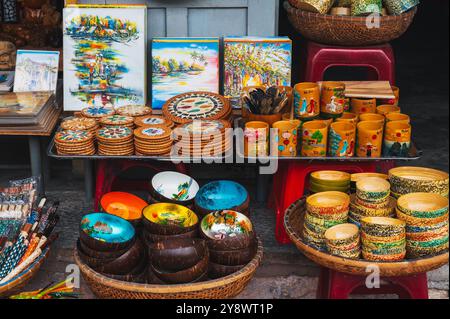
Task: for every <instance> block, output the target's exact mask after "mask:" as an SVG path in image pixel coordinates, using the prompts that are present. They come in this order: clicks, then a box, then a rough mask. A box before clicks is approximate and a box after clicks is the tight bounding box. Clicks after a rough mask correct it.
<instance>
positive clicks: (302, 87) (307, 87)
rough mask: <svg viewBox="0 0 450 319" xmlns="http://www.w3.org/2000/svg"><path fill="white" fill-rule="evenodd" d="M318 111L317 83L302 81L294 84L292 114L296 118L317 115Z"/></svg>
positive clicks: (318, 95) (318, 92)
mask: <svg viewBox="0 0 450 319" xmlns="http://www.w3.org/2000/svg"><path fill="white" fill-rule="evenodd" d="M319 113H320V89H319V85H318V84H317V83H313V82H303V83H299V84H297V85H296V86H294V115H295V118H298V119H307V118H312V117H316V116H318V115H319Z"/></svg>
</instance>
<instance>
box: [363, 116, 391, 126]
mask: <svg viewBox="0 0 450 319" xmlns="http://www.w3.org/2000/svg"><path fill="white" fill-rule="evenodd" d="M385 120H386V119H385V117H384V115H382V114H376V113H363V114H360V115H359V121H360V122H377V123H380V124H382V125H384V122H385Z"/></svg>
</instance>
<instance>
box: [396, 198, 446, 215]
mask: <svg viewBox="0 0 450 319" xmlns="http://www.w3.org/2000/svg"><path fill="white" fill-rule="evenodd" d="M397 205H398V209H399V210H400V211H401V212H402V213H404V214H406V215H409V216H412V217H417V218H438V217H440V216H442V215H445V214H447V213H448V198H446V197H444V196H442V195H439V194H433V193H411V194H407V195H403V196H401V197H400V198H399V199H398V201H397Z"/></svg>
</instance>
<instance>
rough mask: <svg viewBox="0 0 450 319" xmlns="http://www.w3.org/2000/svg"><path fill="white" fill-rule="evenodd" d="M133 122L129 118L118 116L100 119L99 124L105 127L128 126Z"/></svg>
mask: <svg viewBox="0 0 450 319" xmlns="http://www.w3.org/2000/svg"><path fill="white" fill-rule="evenodd" d="M133 122H134V120H133V118H132V117H131V116H125V115H118V114H115V115H109V116H105V117H102V118H101V119H100V124H102V125H107V126H112V125H114V126H124V125H125V126H129V125H130V124H131V125H132V124H133Z"/></svg>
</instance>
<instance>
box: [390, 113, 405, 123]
mask: <svg viewBox="0 0 450 319" xmlns="http://www.w3.org/2000/svg"><path fill="white" fill-rule="evenodd" d="M389 122H403V123H407V124H410V118H409V115H406V114H403V113H388V114H386V123H389Z"/></svg>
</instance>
